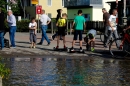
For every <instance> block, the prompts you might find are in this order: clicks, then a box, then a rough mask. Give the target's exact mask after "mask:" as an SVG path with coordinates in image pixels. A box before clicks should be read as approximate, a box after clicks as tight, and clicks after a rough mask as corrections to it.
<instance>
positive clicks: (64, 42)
mask: <svg viewBox="0 0 130 86" xmlns="http://www.w3.org/2000/svg"><path fill="white" fill-rule="evenodd" d="M62 38H63V45H64V46H66V45H65V36H62Z"/></svg>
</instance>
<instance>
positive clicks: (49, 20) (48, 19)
mask: <svg viewBox="0 0 130 86" xmlns="http://www.w3.org/2000/svg"><path fill="white" fill-rule="evenodd" d="M47 21H48V22H47V25H48V24H50V22H51V19H50V18H49V17H48V16H47Z"/></svg>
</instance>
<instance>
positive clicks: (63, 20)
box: [57, 18, 66, 27]
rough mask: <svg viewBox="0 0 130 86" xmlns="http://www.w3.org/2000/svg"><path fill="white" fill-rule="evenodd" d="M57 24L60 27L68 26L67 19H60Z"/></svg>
mask: <svg viewBox="0 0 130 86" xmlns="http://www.w3.org/2000/svg"><path fill="white" fill-rule="evenodd" d="M57 23H58V27H65V26H66V19H64V18H59V19H58V21H57Z"/></svg>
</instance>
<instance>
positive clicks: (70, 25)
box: [70, 22, 72, 35]
mask: <svg viewBox="0 0 130 86" xmlns="http://www.w3.org/2000/svg"><path fill="white" fill-rule="evenodd" d="M71 27H72V25H71V22H70V35H71V34H72V28H71Z"/></svg>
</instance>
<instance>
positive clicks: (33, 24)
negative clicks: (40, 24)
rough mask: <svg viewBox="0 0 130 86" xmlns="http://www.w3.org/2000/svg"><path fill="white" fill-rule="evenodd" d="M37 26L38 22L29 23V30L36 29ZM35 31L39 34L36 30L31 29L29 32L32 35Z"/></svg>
mask: <svg viewBox="0 0 130 86" xmlns="http://www.w3.org/2000/svg"><path fill="white" fill-rule="evenodd" d="M36 24H37V23H36V22H34V23H32V22H31V23H29V28H32V27H36ZM34 31H35V32H37V30H36V29H35V30H32V29H30V30H29V32H30V33H34Z"/></svg>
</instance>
